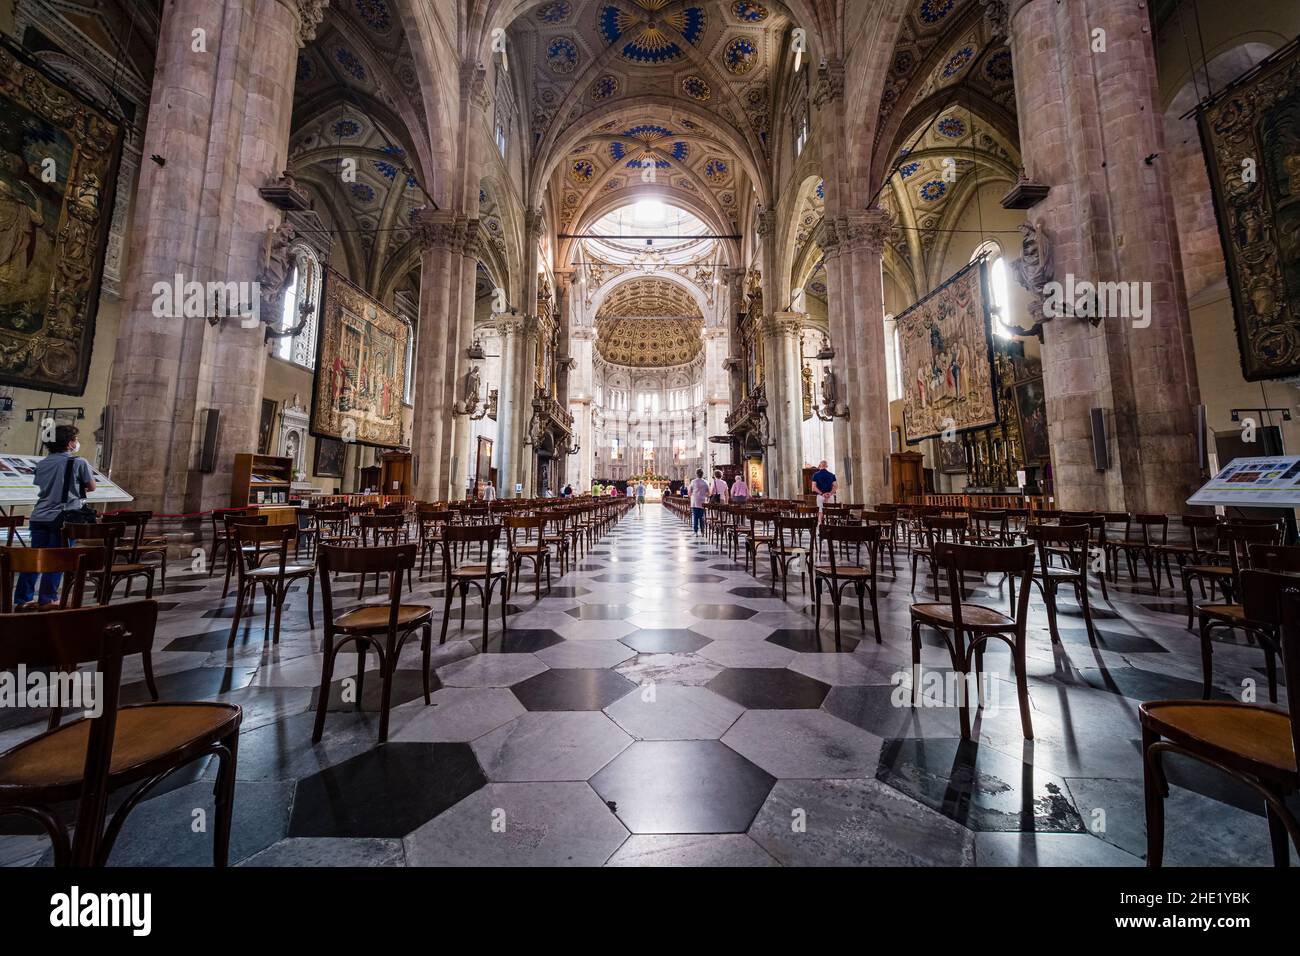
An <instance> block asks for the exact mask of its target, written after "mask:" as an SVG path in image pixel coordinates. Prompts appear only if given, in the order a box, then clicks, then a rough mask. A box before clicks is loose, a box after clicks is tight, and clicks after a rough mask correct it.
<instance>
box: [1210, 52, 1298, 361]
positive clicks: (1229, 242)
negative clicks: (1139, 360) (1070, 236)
mask: <svg viewBox="0 0 1300 956" xmlns="http://www.w3.org/2000/svg"><path fill="white" fill-rule="evenodd" d="M1198 119H1199V125H1200V130H1201V146H1202V148H1203V149H1204V151H1205V165H1206V167H1207V169H1208V170H1209V173H1210V184H1211V187H1212V191H1213V193H1214V208H1215V213H1216V214H1217V216H1218V220H1219V236H1220V239H1221V241H1222V243H1223V257H1224V260H1225V262H1226V263H1227V267H1228V285H1229V287H1230V289H1231V291H1232V305H1233V313H1234V316H1235V319H1236V324H1237V344H1238V349H1239V351H1240V353H1241V372H1242V375H1243V376H1244V377H1245V378H1246V380H1247V381H1252V382H1254V381H1260V380H1262V379H1270V378H1279V377H1283V376H1292V375H1297V374H1300V44H1296V45H1292V46H1291V47H1290V48H1289V49H1288V50H1286V51H1284V52H1283V53H1282V54H1281V55H1280V56H1279V57H1278V58H1277V59H1276V60H1274V61H1272V62H1268V63H1265V64H1264V65H1263V66H1262V67H1261V68H1260V69H1258V70H1257V71H1256V72H1253V73H1251V74H1247V76H1246V77H1245V78H1244V79H1243V80H1242V81H1241V82H1239V83H1237V84H1235V85H1233V86H1229V87H1228V88H1227V89H1226V90H1224V91H1223V92H1222V93H1221V94H1219V96H1218V97H1216V98H1215V99H1214V100H1213V101H1211V102H1210V103H1209V104H1207V105H1205V106H1204V107H1202V109H1201V110H1200V111H1199V113H1198Z"/></svg>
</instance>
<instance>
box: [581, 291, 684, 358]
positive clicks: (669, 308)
mask: <svg viewBox="0 0 1300 956" xmlns="http://www.w3.org/2000/svg"><path fill="white" fill-rule="evenodd" d="M703 327H704V320H703V317H702V316H701V314H700V308H699V305H698V304H697V303H696V301H695V298H694V297H693V296H692V295H691V294H690V293H689V292H687V291H686V289H684V288H683V287H682V286H681V285H679V284H677V283H676V282H672V281H670V280H668V279H656V278H637V279H629V280H627V281H625V282H622V283H621V284H619V285H617V286H615V287H614V288H613V289H612V290H611V291H610V292H609V293H608V294H607V295H606V296H605V299H604V301H603V302H602V303H601V305H600V309H599V310H598V311H597V313H596V349H597V351H598V352H599V353H600V355H601V357H602V358H603V359H604V360H605V361H606V362H610V363H612V364H614V365H627V366H631V367H633V368H663V367H666V366H670V365H684V364H686V363H687V362H690V361H691V360H692V359H694V358H695V357H696V356H697V355H699V354H700V350H701V349H702V348H703V340H702V338H701V331H702V329H703Z"/></svg>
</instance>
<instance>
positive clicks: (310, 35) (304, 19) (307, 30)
mask: <svg viewBox="0 0 1300 956" xmlns="http://www.w3.org/2000/svg"><path fill="white" fill-rule="evenodd" d="M281 2H282V3H284V5H285V6H287V7H288V8H289V10H290V11H292V12H293V13H294V14H295V15H296V16H297V17H298V46H300V47H304V46H306V45H307V44H308V43H310V42H311V41H312V40H314V39H316V30H317V29H318V28H319V27H320V24H321V21H322V20H324V19H325V8H326V7H328V6H329V2H330V0H281Z"/></svg>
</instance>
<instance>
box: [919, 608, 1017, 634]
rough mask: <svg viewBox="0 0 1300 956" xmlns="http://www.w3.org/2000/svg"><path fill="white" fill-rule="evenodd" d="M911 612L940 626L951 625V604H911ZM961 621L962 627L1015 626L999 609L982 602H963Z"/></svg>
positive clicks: (991, 627) (1007, 627) (1010, 627)
mask: <svg viewBox="0 0 1300 956" xmlns="http://www.w3.org/2000/svg"><path fill="white" fill-rule="evenodd" d="M912 614H913V615H914V616H916V617H919V618H922V619H923V620H926V621H932V622H934V623H937V624H939V625H940V626H948V627H951V626H952V605H951V604H913V605H912ZM961 623H962V627H977V628H989V629H1002V628H1005V629H1008V630H1009V629H1012V628H1014V627H1015V626H1016V622H1015V621H1013V620H1012V619H1011V618H1009V617H1007V616H1006V615H1005V614H1003V613H1002V612H1001V611H995V610H994V609H993V608H991V607H985V606H984V605H982V604H963V605H962V606H961Z"/></svg>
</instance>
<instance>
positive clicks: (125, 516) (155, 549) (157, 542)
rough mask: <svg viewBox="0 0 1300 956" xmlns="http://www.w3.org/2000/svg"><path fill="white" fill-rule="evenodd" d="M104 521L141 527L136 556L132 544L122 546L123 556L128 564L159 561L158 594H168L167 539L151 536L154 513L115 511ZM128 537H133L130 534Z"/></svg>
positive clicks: (137, 536) (106, 516) (161, 536)
mask: <svg viewBox="0 0 1300 956" xmlns="http://www.w3.org/2000/svg"><path fill="white" fill-rule="evenodd" d="M103 520H104V521H122V522H125V523H126V524H127V525H128V526H129V527H132V528H134V527H137V526H138V527H139V533H138V534H136V535H135V536H134V537H135V538H137V539H138V543H136V544H135V546H134V547H135V551H134V554H132V553H131V552H130V550H129V549H130V547H131V542H128V543H126V544H124V545H122V546H121V551H122V552H125V553H123V554H122V557H124V558H125V559H126V560H127V561H128V562H144V561H146V560H147V559H150V558H157V559H158V564H157V567H158V592H159V593H160V594H166V593H167V538H166V537H165V536H163V535H150V534H149V522H150V521H152V520H153V512H152V511H113V512H110V513H108V514H106V515H104V518H103ZM128 537H131V535H130V534H128ZM126 596H127V597H130V596H131V592H130V584H129V583H128V585H127V594H126Z"/></svg>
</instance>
